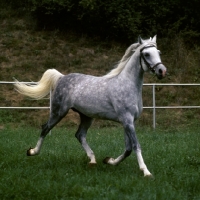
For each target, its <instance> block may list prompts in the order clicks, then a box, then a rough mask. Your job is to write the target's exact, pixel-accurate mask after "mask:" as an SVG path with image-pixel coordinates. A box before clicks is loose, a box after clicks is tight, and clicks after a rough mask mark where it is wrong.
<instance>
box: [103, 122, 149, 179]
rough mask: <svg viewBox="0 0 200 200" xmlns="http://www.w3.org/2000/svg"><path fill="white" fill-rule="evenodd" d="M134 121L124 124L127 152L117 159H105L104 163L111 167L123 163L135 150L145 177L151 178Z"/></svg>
mask: <svg viewBox="0 0 200 200" xmlns="http://www.w3.org/2000/svg"><path fill="white" fill-rule="evenodd" d="M132 121H133V120H129V122H128V120H126V122H125V123H123V126H124V130H125V145H126V150H125V152H124V153H123V154H122V155H120V156H119V157H118V158H116V159H114V158H109V157H107V158H105V159H104V163H107V164H111V165H117V164H119V163H120V162H121V161H123V160H124V159H125V158H126V157H127V156H129V155H130V154H131V152H132V150H134V151H135V152H136V155H137V160H138V164H139V168H140V170H142V171H143V173H144V176H151V173H150V172H149V170H148V169H147V167H146V165H145V163H144V160H143V157H142V153H141V148H140V144H139V142H138V140H137V137H136V132H135V128H134V125H133V123H132Z"/></svg>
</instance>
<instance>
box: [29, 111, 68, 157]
mask: <svg viewBox="0 0 200 200" xmlns="http://www.w3.org/2000/svg"><path fill="white" fill-rule="evenodd" d="M56 108H57V107H56ZM55 110H56V109H55ZM59 111H60V110H59V109H58V111H55V112H51V115H50V118H49V120H48V122H47V123H46V124H44V125H42V132H41V134H40V138H39V140H38V142H37V144H36V146H35V148H30V149H29V150H27V155H28V156H35V155H38V154H39V153H40V149H41V147H42V144H43V142H44V139H45V137H46V135H47V134H48V133H49V131H50V130H51V129H52V128H53V127H54V126H55V125H56V124H57V123H58V122H59V121H60V120H61V119H62V118H63V117H64V116H65V115H66V114H67V112H68V110H66V111H65V112H64V111H63V112H59Z"/></svg>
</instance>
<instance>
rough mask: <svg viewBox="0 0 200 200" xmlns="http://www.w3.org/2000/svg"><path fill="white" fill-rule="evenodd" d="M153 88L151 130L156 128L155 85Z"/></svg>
mask: <svg viewBox="0 0 200 200" xmlns="http://www.w3.org/2000/svg"><path fill="white" fill-rule="evenodd" d="M152 86H153V87H152V88H153V128H154V129H155V128H156V96H155V84H153V85H152Z"/></svg>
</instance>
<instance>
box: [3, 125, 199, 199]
mask: <svg viewBox="0 0 200 200" xmlns="http://www.w3.org/2000/svg"><path fill="white" fill-rule="evenodd" d="M198 130H199V126H198V125H196V126H192V127H187V128H186V127H185V128H181V129H178V128H173V127H172V128H168V129H165V130H161V129H156V131H153V130H152V129H149V128H147V127H146V128H145V127H143V128H140V127H138V128H137V135H138V138H139V141H140V143H141V146H142V149H143V157H144V160H145V162H146V164H147V166H148V168H149V170H150V171H151V173H153V175H154V179H148V178H144V177H143V174H142V172H140V171H139V169H138V164H137V161H136V157H135V154H134V153H133V154H132V155H131V156H130V157H128V158H127V159H126V160H125V161H124V162H122V163H121V164H120V165H118V166H109V165H105V164H103V163H102V160H103V159H104V158H105V157H106V156H113V157H117V156H118V155H120V154H121V153H122V151H123V150H124V141H123V140H124V139H123V134H122V133H123V130H122V129H121V127H111V128H100V129H99V128H94V127H93V128H91V129H90V131H89V133H88V142H89V144H90V146H91V148H92V149H93V150H94V152H95V154H96V158H97V162H98V165H97V166H95V167H92V168H91V167H89V166H88V159H87V157H86V155H85V152H84V151H83V150H82V147H81V146H80V144H79V143H78V141H77V140H76V138H75V137H74V132H75V129H74V128H70V129H66V128H55V129H54V130H53V131H52V134H51V135H49V136H47V138H46V141H45V143H44V146H43V148H42V151H41V154H40V155H39V156H35V157H27V156H26V155H25V154H26V150H27V149H28V148H29V147H30V146H34V145H35V144H36V141H37V139H38V136H39V132H40V130H38V129H35V128H31V127H27V126H26V127H18V128H15V129H13V128H12V127H9V126H8V127H6V126H5V127H4V129H3V130H1V131H0V146H1V154H0V160H1V162H0V177H1V181H0V199H2V200H3V199H109V200H110V199H141V200H143V199H144V200H148V199H149V200H152V199H162V200H164V199H166V200H169V199H170V200H171V199H174V200H179V199H180V200H186V199H188V200H197V199H200V191H199V185H200V180H199V173H200V153H199V152H200V149H199V148H200V146H199V144H200V141H199V140H200V139H199V138H200V133H199V131H198Z"/></svg>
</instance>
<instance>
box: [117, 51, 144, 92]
mask: <svg viewBox="0 0 200 200" xmlns="http://www.w3.org/2000/svg"><path fill="white" fill-rule="evenodd" d="M120 75H121V76H123V78H125V79H128V80H129V81H131V82H132V84H133V85H134V87H136V88H138V89H139V90H142V85H143V76H144V70H143V69H142V67H141V66H140V57H139V56H138V55H133V56H132V57H131V58H130V60H129V61H128V62H127V64H126V66H125V68H124V69H123V71H122V72H121V74H120Z"/></svg>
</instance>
